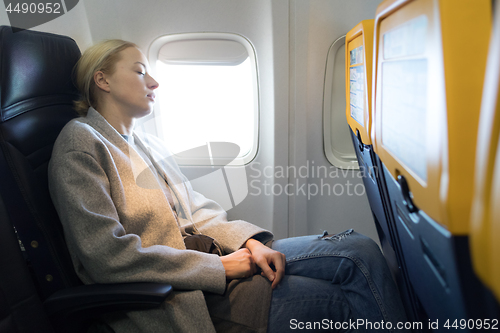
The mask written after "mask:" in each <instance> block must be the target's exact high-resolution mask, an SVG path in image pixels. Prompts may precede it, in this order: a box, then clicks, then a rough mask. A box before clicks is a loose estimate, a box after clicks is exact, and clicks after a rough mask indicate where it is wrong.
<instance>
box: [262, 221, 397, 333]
mask: <svg viewBox="0 0 500 333" xmlns="http://www.w3.org/2000/svg"><path fill="white" fill-rule="evenodd" d="M272 248H273V249H274V250H276V251H279V252H281V253H283V254H285V255H286V268H285V274H286V275H285V276H284V278H283V280H282V281H281V282H280V284H279V285H278V286H277V288H276V289H275V290H273V294H272V300H271V307H270V310H269V323H268V332H269V333H280V332H296V331H302V330H304V331H334V332H372V331H373V332H401V331H403V330H398V329H397V328H396V327H397V323H398V322H405V321H406V315H405V312H404V309H403V304H402V302H401V299H400V297H399V293H398V290H397V288H396V285H395V283H394V281H393V279H392V276H391V273H390V271H389V268H388V266H387V263H386V261H385V259H384V257H383V255H382V253H381V252H380V249H379V247H378V245H377V244H376V243H375V242H374V241H373V240H371V239H370V238H368V237H366V236H363V235H361V234H358V233H356V232H354V231H353V230H352V229H351V230H347V231H344V232H342V233H340V234H337V235H324V236H323V237H322V236H304V237H296V238H287V239H282V240H277V241H274V242H273V244H272ZM388 322H390V323H391V324H392V325H391V324H388ZM389 325H391V326H392V329H390V327H388V326H389ZM308 329H309V330H308Z"/></svg>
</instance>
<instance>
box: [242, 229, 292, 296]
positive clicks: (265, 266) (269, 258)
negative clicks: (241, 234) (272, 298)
mask: <svg viewBox="0 0 500 333" xmlns="http://www.w3.org/2000/svg"><path fill="white" fill-rule="evenodd" d="M245 247H246V248H247V249H248V250H250V252H251V255H252V257H253V261H254V262H255V264H257V266H259V267H260V269H261V270H262V275H264V276H265V277H267V278H268V280H269V281H271V282H272V285H271V287H272V288H273V289H274V288H276V286H277V285H278V283H279V282H280V281H281V279H282V278H283V275H285V263H286V258H285V255H284V254H283V253H280V252H278V251H275V250H273V249H271V248H268V247H267V246H265V245H264V244H262V243H261V242H259V241H258V240H255V239H252V238H250V239H249V240H247V242H246V243H245ZM271 264H272V265H273V266H274V269H275V270H274V271H273V269H272V268H271V266H270V265H271Z"/></svg>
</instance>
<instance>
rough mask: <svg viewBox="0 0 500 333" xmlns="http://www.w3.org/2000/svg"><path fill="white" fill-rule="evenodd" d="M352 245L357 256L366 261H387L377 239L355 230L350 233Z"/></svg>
mask: <svg viewBox="0 0 500 333" xmlns="http://www.w3.org/2000/svg"><path fill="white" fill-rule="evenodd" d="M349 242H350V247H351V248H352V249H354V251H355V256H356V257H357V258H358V259H360V260H362V261H364V262H366V263H378V262H380V263H385V258H384V256H383V254H382V252H381V251H380V248H379V246H378V244H377V243H375V241H374V240H373V239H371V238H369V237H366V236H365V235H362V234H359V233H357V232H353V233H352V234H351V235H349Z"/></svg>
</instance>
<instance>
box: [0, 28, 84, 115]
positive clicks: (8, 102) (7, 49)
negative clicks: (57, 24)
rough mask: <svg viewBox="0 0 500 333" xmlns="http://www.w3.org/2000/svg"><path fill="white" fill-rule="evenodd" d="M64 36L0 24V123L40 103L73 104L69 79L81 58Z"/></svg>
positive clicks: (73, 43)
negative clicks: (15, 29) (16, 30)
mask: <svg viewBox="0 0 500 333" xmlns="http://www.w3.org/2000/svg"><path fill="white" fill-rule="evenodd" d="M80 55H81V53H80V49H79V48H78V46H77V45H76V42H75V41H74V40H73V39H71V38H69V37H66V36H60V35H54V34H50V33H43V32H37V31H30V30H24V31H20V32H16V33H13V32H12V29H11V28H10V27H8V26H1V27H0V123H2V122H5V121H7V120H8V119H11V118H13V117H16V116H18V115H20V114H23V113H26V112H29V111H32V110H35V109H38V108H40V107H45V106H50V105H60V104H72V103H73V101H74V100H76V99H78V91H77V89H76V88H75V86H74V85H73V82H72V72H73V67H74V66H75V64H76V62H77V61H78V59H79V58H80Z"/></svg>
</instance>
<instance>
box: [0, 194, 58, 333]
mask: <svg viewBox="0 0 500 333" xmlns="http://www.w3.org/2000/svg"><path fill="white" fill-rule="evenodd" d="M7 222H8V219H7V216H6V212H5V207H4V204H3V201H2V199H1V198H0V254H1V255H0V267H2V273H0V332H2V333H14V332H18V333H31V332H39V333H53V332H54V331H53V329H52V326H51V325H50V322H49V318H48V316H47V314H46V313H45V311H44V309H43V305H42V302H41V300H40V298H39V297H38V294H37V291H36V288H35V285H34V284H33V281H32V279H31V275H30V273H29V271H28V267H27V266H26V263H25V260H24V257H23V255H22V253H21V249H20V247H19V243H18V240H17V238H16V234H15V232H14V229H13V228H12V225H10V224H9V223H7ZM5 254H7V255H5Z"/></svg>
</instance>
